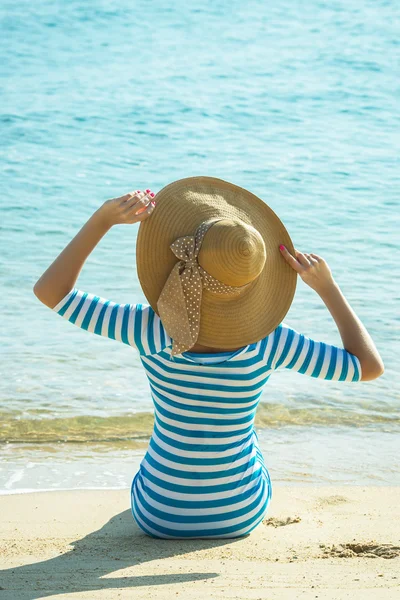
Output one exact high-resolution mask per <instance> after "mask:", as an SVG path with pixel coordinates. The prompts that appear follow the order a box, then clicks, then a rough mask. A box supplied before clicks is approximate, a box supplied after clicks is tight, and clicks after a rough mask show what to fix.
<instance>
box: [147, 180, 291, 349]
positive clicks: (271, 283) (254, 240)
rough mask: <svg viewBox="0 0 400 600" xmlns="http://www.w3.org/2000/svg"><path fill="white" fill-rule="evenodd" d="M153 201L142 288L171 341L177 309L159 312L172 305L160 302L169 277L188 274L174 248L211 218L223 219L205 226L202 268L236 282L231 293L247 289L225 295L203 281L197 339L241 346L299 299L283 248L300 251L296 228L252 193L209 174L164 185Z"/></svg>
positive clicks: (255, 338) (224, 281) (258, 336)
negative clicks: (169, 324) (289, 226)
mask: <svg viewBox="0 0 400 600" xmlns="http://www.w3.org/2000/svg"><path fill="white" fill-rule="evenodd" d="M154 201H155V202H156V206H155V208H154V210H153V211H152V213H151V215H150V216H149V217H148V218H147V219H145V220H143V221H142V222H141V223H140V227H139V231H138V235H137V242H136V266H137V274H138V278H139V281H140V284H141V286H142V289H143V293H144V295H145V296H146V298H147V301H148V303H149V304H150V305H151V307H152V308H153V310H154V311H155V312H156V313H157V315H159V316H160V318H161V321H162V323H163V325H164V327H165V329H166V331H167V333H169V335H170V336H171V338H172V339H174V336H173V335H172V333H171V331H168V327H167V326H166V325H167V322H168V320H167V318H166V317H167V316H168V317H169V318H171V314H170V313H169V312H168V308H166V309H165V310H164V312H163V311H160V310H159V308H160V307H161V306H164V307H165V306H166V304H165V303H164V305H162V304H161V302H159V300H160V296H161V294H162V292H163V289H164V290H165V289H166V288H167V281H171V280H172V272H173V271H174V272H175V277H178V273H179V271H182V269H181V268H180V269H179V270H178V266H177V263H179V258H178V255H177V254H176V253H174V252H173V251H172V249H171V246H173V245H174V244H175V245H174V246H173V247H174V248H179V247H180V246H179V244H180V243H181V242H182V238H184V239H183V241H184V242H185V243H186V244H188V243H189V242H190V240H191V239H193V240H194V238H189V237H187V236H195V233H196V231H199V229H198V228H200V229H201V226H202V223H204V222H207V221H208V220H212V221H213V220H215V221H216V222H215V224H214V223H213V224H212V226H211V227H210V226H209V225H208V226H206V228H205V234H204V228H203V235H202V238H203V241H202V242H201V247H200V251H199V253H198V257H197V259H198V264H199V265H200V266H201V269H200V271H202V273H203V274H207V273H209V274H210V276H211V278H212V280H218V281H220V282H222V285H224V284H225V286H228V287H229V286H235V287H232V290H234V289H238V288H240V289H239V292H240V293H232V294H230V293H219V294H218V293H215V291H213V289H212V285H210V286H208V288H207V287H205V286H202V293H201V304H200V305H199V315H200V324H199V328H198V335H197V336H196V339H195V343H198V344H200V345H202V346H208V347H211V348H224V349H227V350H229V349H236V348H238V347H242V346H246V345H249V344H252V343H254V342H257V341H259V340H261V339H262V338H264V337H266V336H267V335H269V334H270V333H271V332H272V331H273V330H274V329H276V327H277V326H278V325H279V324H280V323H281V322H282V320H283V319H284V317H285V315H286V314H287V312H288V310H289V308H290V305H291V303H292V301H293V297H294V294H295V290H296V283H297V273H296V272H295V271H294V270H293V269H292V267H291V266H290V265H289V264H288V263H287V262H286V260H285V259H284V257H283V256H282V255H281V252H280V250H279V245H280V244H284V245H285V246H286V247H287V248H288V250H289V251H290V252H291V253H292V254H294V246H293V243H292V240H291V239H290V236H289V233H288V231H287V230H286V228H285V226H284V225H283V223H282V221H281V220H280V219H279V217H278V216H277V215H276V214H275V212H274V211H273V210H272V209H271V208H270V207H269V206H268V205H267V204H266V203H265V202H264V201H263V200H261V198H259V197H257V196H256V195H255V194H253V193H252V192H250V191H249V190H247V189H244V188H242V187H240V186H238V185H235V184H233V183H230V182H228V181H225V180H223V179H218V178H216V177H206V176H198V177H187V178H184V179H179V180H177V181H174V182H173V183H170V184H168V185H166V186H165V187H164V188H162V189H161V190H160V191H159V192H158V193H157V194H156V196H155V198H154ZM179 238H181V241H179ZM189 245H190V244H189ZM191 248H193V246H191ZM181 252H182V249H181ZM192 255H193V253H192ZM191 264H192V265H193V264H194V263H193V262H192V263H191ZM180 265H183V263H182V261H181V262H180ZM174 267H175V269H174ZM183 270H184V269H183ZM186 271H187V272H186V274H188V270H186ZM197 273H198V271H196V276H197V277H198V279H197V281H200V279H199V275H197ZM189 275H190V273H189ZM176 281H177V280H176V279H175V286H176ZM217 285H218V283H217ZM171 289H175V290H177V288H176V287H175V288H171ZM179 294H181V290H180V289H179ZM177 295H178V294H177V293H176V294H175V296H177ZM166 297H168V296H166ZM182 298H183V296H182ZM186 298H187V296H186ZM172 300H173V299H172ZM157 304H159V306H157ZM175 310H176V306H175ZM188 312H189V310H188ZM160 313H161V314H160ZM163 315H164V317H165V322H164V320H163ZM176 318H177V314H176V313H175V320H176ZM179 318H180V315H179ZM172 330H173V331H177V329H173V328H172Z"/></svg>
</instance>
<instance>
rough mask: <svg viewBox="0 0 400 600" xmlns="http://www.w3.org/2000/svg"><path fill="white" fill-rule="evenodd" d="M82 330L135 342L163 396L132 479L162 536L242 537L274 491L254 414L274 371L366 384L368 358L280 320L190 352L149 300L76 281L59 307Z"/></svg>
mask: <svg viewBox="0 0 400 600" xmlns="http://www.w3.org/2000/svg"><path fill="white" fill-rule="evenodd" d="M52 310H53V311H55V312H57V313H58V314H59V315H61V316H63V317H64V318H65V319H67V320H68V321H70V322H71V323H74V324H75V325H77V326H78V327H81V328H82V329H86V330H87V331H90V332H92V333H96V334H98V335H102V336H105V337H108V338H111V339H114V340H117V341H120V342H123V343H124V344H127V345H129V346H133V347H135V348H136V349H137V350H138V352H139V356H140V360H141V362H142V364H143V367H144V369H145V372H146V375H147V378H148V381H149V385H150V390H151V396H152V400H153V403H154V428H153V432H152V435H151V438H150V442H149V446H148V449H147V452H146V454H145V456H144V458H143V460H142V462H141V464H140V467H139V471H138V472H137V473H136V475H135V477H134V479H133V482H132V486H131V507H132V514H133V517H134V518H135V520H136V522H137V524H138V525H139V527H140V528H141V529H142V530H143V531H144V532H146V533H147V534H148V535H150V536H154V537H158V538H160V537H161V538H224V537H239V536H243V535H246V534H248V533H249V532H250V531H252V530H253V529H254V528H255V527H256V526H257V525H258V524H259V523H260V522H261V521H262V519H263V517H264V516H265V513H266V511H267V507H268V505H269V502H270V500H271V498H272V487H271V480H270V476H269V473H268V470H267V468H266V466H265V464H264V460H263V456H262V454H261V451H260V448H259V444H258V438H257V434H256V432H255V429H254V419H255V414H256V410H257V406H258V402H259V400H260V395H261V392H262V390H263V387H264V385H265V383H266V382H267V381H268V379H269V377H270V375H271V373H272V372H273V371H275V370H276V369H281V368H286V369H291V370H294V371H297V372H298V373H303V374H305V375H309V376H310V377H318V378H320V379H329V380H332V381H348V382H357V381H360V379H361V365H360V361H359V359H358V358H357V357H356V356H354V355H353V354H350V353H349V352H347V351H346V350H345V349H343V348H339V347H336V346H332V345H330V344H326V343H324V342H317V341H315V340H312V339H310V338H308V337H306V336H305V335H303V334H301V333H298V332H297V331H296V330H294V329H292V328H291V327H289V326H287V325H286V324H285V323H281V324H280V325H279V326H278V327H277V328H276V329H275V330H274V331H273V332H272V333H270V334H269V335H268V336H266V337H265V338H263V339H261V340H259V341H258V342H254V343H253V344H249V345H247V346H244V347H243V348H240V349H239V350H236V351H232V352H222V353H218V354H198V353H191V352H183V353H182V354H179V355H177V356H175V357H173V360H171V358H172V357H171V349H172V339H171V338H170V337H169V335H168V334H167V332H166V331H165V329H164V327H163V325H162V323H161V320H160V318H159V316H158V315H157V313H155V312H154V310H153V309H152V307H151V306H150V305H147V304H118V303H116V302H113V301H110V300H106V299H105V298H101V297H99V296H95V295H94V294H90V293H87V292H83V291H82V290H79V289H78V288H76V287H74V288H73V289H72V290H71V291H70V292H69V293H68V294H67V295H66V296H65V297H64V298H63V299H62V300H61V301H60V302H59V303H58V304H57V305H56V306H55V307H54V308H53V309H52Z"/></svg>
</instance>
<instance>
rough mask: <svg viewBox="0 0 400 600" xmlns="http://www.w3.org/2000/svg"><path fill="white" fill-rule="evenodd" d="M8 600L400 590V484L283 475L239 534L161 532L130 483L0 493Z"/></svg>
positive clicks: (387, 593) (0, 584)
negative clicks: (149, 528)
mask: <svg viewBox="0 0 400 600" xmlns="http://www.w3.org/2000/svg"><path fill="white" fill-rule="evenodd" d="M0 515H1V527H0V532H1V547H0V556H1V558H0V560H1V568H2V571H1V572H0V600H32V599H34V598H50V599H53V598H54V599H55V598H57V599H60V600H61V599H63V600H64V599H67V598H68V599H71V600H72V599H73V600H76V599H78V598H82V600H89V599H91V600H92V599H93V600H103V599H106V598H107V599H113V600H114V599H119V598H121V599H122V600H125V599H128V598H129V599H131V598H135V599H142V598H143V599H147V598H153V599H162V600H170V599H171V598H174V599H177V598H178V599H179V598H182V599H185V600H186V599H187V600H192V599H201V600H206V599H207V598H227V599H233V598H235V599H252V600H257V599H262V600H264V599H265V600H278V599H279V600H286V599H290V600H297V599H301V600H302V599H308V598H313V599H314V598H318V599H319V600H323V599H329V600H341V599H342V598H351V599H352V600H355V599H361V598H362V599H363V600H365V599H367V600H370V599H374V600H389V599H390V600H395V599H396V600H399V599H400V488H396V487H369V486H367V487H363V486H360V487H358V486H354V487H349V486H342V487H332V486H329V487H309V486H303V487H292V486H275V487H274V489H273V497H272V501H271V504H270V507H269V512H268V514H267V515H266V518H265V519H264V522H263V523H262V524H261V525H259V526H258V527H257V528H256V529H255V530H254V531H253V532H252V533H251V534H250V535H249V536H248V537H247V538H243V539H238V540H209V541H207V540H183V541H182V540H172V541H171V540H155V539H153V538H150V537H148V536H146V535H145V534H143V533H142V532H141V531H140V530H139V529H138V527H137V526H136V524H135V522H134V520H133V518H132V516H131V512H130V496H129V490H123V491H112V490H109V491H84V490H83V491H69V492H38V493H31V494H16V495H5V496H0Z"/></svg>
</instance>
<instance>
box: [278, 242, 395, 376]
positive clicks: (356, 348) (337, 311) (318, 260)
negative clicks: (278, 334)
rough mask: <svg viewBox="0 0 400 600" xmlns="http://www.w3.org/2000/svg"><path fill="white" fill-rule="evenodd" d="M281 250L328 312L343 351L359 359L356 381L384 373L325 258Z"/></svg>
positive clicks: (375, 352) (373, 347)
mask: <svg viewBox="0 0 400 600" xmlns="http://www.w3.org/2000/svg"><path fill="white" fill-rule="evenodd" d="M280 250H281V253H282V255H283V257H284V258H285V260H286V261H287V262H288V263H289V265H290V266H291V267H292V268H293V269H294V270H295V271H296V272H297V273H298V274H299V275H300V277H301V278H302V279H303V281H304V282H305V283H306V284H307V285H309V286H310V287H311V288H312V289H314V290H315V291H316V292H317V294H318V295H319V296H320V297H321V299H322V301H323V302H324V303H325V305H326V307H327V309H328V310H329V312H330V313H331V315H332V317H333V319H334V321H335V323H336V325H337V328H338V330H339V333H340V337H341V338H342V342H343V346H344V348H345V350H347V352H350V353H351V354H353V355H355V356H356V357H357V358H358V360H359V361H360V365H361V371H362V377H361V380H360V381H371V380H372V379H377V378H378V377H380V376H381V375H382V374H383V372H384V364H383V361H382V358H381V356H380V354H379V352H378V350H377V349H376V347H375V344H374V342H373V341H372V338H371V336H370V335H369V333H368V331H367V330H366V328H365V327H364V325H363V324H362V322H361V321H360V319H359V318H358V316H357V315H356V313H355V312H354V310H353V309H352V308H351V306H350V304H349V303H348V302H347V300H346V298H345V297H344V295H343V293H342V291H341V289H340V287H339V285H338V284H337V282H336V281H335V280H334V278H333V276H332V273H331V271H330V269H329V267H328V265H327V263H326V262H325V260H324V259H323V258H322V257H321V256H318V255H317V254H307V253H302V252H298V251H297V250H296V258H295V257H294V256H292V254H290V252H289V251H288V250H287V249H286V248H285V247H284V246H280Z"/></svg>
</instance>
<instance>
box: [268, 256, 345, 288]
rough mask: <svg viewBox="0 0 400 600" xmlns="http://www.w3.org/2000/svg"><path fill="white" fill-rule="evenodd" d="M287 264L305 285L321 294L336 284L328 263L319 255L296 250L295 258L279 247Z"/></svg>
mask: <svg viewBox="0 0 400 600" xmlns="http://www.w3.org/2000/svg"><path fill="white" fill-rule="evenodd" d="M279 250H280V251H281V254H282V256H283V257H284V258H285V260H286V262H288V263H289V265H290V266H291V267H292V268H293V269H294V270H295V271H296V272H297V273H298V274H299V275H300V277H301V278H302V280H303V281H304V283H306V284H307V285H308V286H310V288H312V289H313V290H315V291H316V292H318V293H319V292H321V291H323V290H325V289H327V288H329V287H330V286H331V285H332V284H335V280H334V279H333V275H332V272H331V270H330V268H329V266H328V264H327V263H326V261H325V260H324V259H323V258H322V257H321V256H318V254H307V252H298V251H297V250H296V249H295V253H296V257H294V256H293V255H292V254H291V253H290V252H289V250H288V249H287V248H286V247H285V246H283V245H282V246H279Z"/></svg>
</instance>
